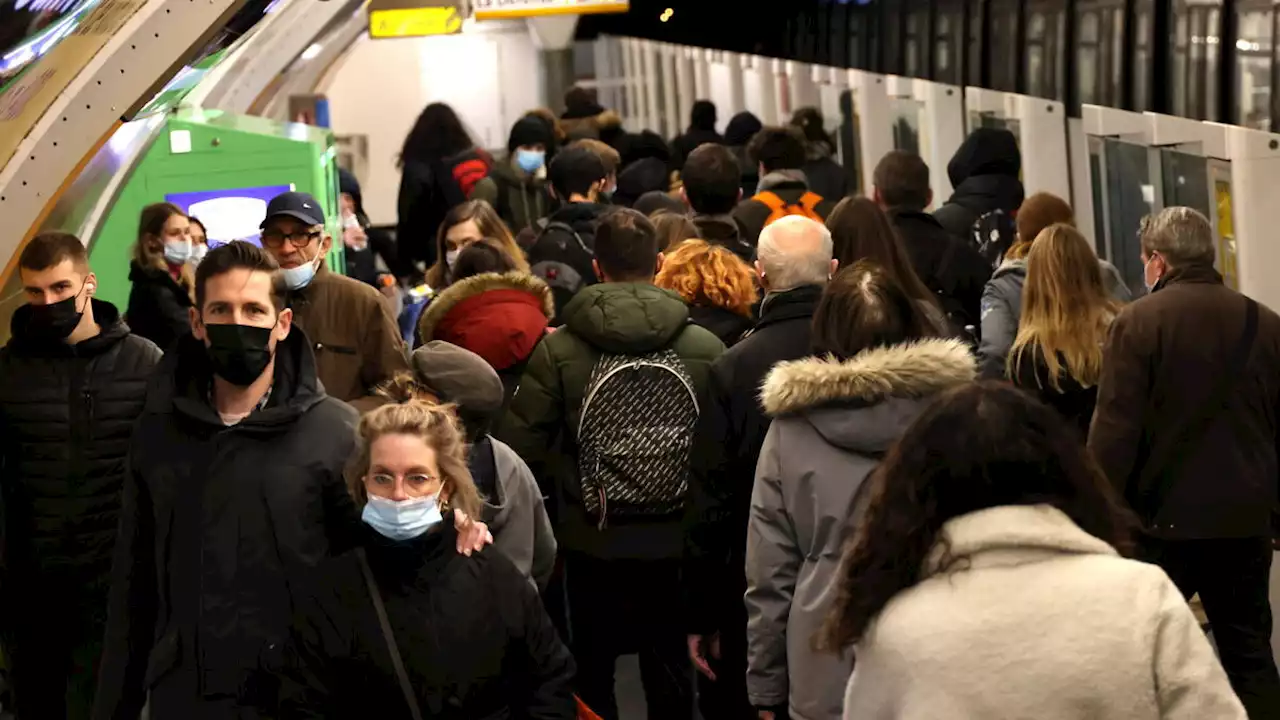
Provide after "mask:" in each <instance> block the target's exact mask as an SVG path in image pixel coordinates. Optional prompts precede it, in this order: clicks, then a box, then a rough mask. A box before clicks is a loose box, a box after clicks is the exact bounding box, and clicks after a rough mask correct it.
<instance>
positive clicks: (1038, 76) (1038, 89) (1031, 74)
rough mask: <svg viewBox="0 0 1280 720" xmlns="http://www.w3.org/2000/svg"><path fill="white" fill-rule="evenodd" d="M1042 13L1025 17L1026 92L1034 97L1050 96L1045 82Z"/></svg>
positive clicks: (1034, 13) (1043, 23)
mask: <svg viewBox="0 0 1280 720" xmlns="http://www.w3.org/2000/svg"><path fill="white" fill-rule="evenodd" d="M1044 26H1045V21H1044V15H1043V14H1041V13H1038V12H1033V13H1031V15H1030V16H1028V18H1027V55H1026V60H1027V72H1026V78H1027V94H1028V95H1031V96H1034V97H1050V91H1049V88H1048V87H1047V83H1046V82H1045V74H1046V73H1045V32H1044Z"/></svg>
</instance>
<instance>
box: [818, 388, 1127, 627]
mask: <svg viewBox="0 0 1280 720" xmlns="http://www.w3.org/2000/svg"><path fill="white" fill-rule="evenodd" d="M867 482H869V483H871V485H870V487H869V488H868V490H869V492H870V502H869V505H868V508H867V511H866V513H865V515H863V520H862V522H861V524H860V525H859V527H858V529H857V531H856V533H855V535H854V537H853V538H852V539H851V541H850V543H849V546H848V549H847V550H846V552H845V556H844V559H843V561H842V562H841V565H840V570H839V574H838V575H837V580H838V582H839V595H838V596H837V598H836V602H835V605H834V607H833V609H832V611H831V613H830V615H829V616H828V618H827V622H826V627H825V628H824V629H823V632H822V636H821V638H820V640H821V642H820V643H819V644H820V645H821V646H822V647H824V648H826V649H828V650H839V649H842V648H845V647H848V646H849V645H852V644H853V643H856V642H858V641H859V640H861V639H862V638H863V637H864V636H865V635H866V632H867V629H868V627H869V626H870V624H871V622H872V621H873V620H874V619H875V617H876V616H877V615H879V614H880V612H881V611H882V610H883V609H884V607H885V605H887V604H888V603H889V601H890V600H892V599H893V598H894V596H896V595H897V594H898V593H900V592H902V591H904V590H906V589H908V588H910V587H912V586H914V585H916V584H917V583H919V582H920V581H922V580H924V579H925V578H926V577H928V576H929V575H930V574H931V573H930V572H929V571H928V570H926V569H925V563H926V561H927V559H928V558H929V557H930V556H931V554H932V553H934V552H935V546H937V545H939V544H941V546H942V551H943V552H942V555H941V558H942V559H941V562H940V564H939V565H940V567H939V571H940V572H952V571H958V570H962V569H964V561H965V558H964V557H953V556H951V554H950V549H949V548H948V546H947V539H946V535H945V534H943V532H942V528H943V526H944V525H945V524H946V523H947V521H949V520H951V519H953V518H957V517H960V516H962V515H967V514H969V513H973V512H977V511H979V510H985V509H987V508H993V507H999V506H1003V505H1040V504H1045V505H1052V506H1053V507H1056V508H1058V509H1059V510H1061V511H1062V512H1064V513H1065V514H1066V515H1067V516H1068V517H1069V518H1071V520H1072V521H1073V522H1074V523H1075V524H1076V525H1078V526H1080V529H1081V530H1084V531H1085V532H1087V533H1089V534H1090V535H1093V536H1094V537H1096V538H1098V539H1100V540H1103V541H1105V542H1108V543H1110V544H1111V545H1112V546H1113V547H1115V548H1116V549H1117V550H1118V551H1120V552H1121V553H1122V554H1127V553H1129V552H1131V551H1132V549H1133V548H1132V538H1133V535H1132V533H1133V529H1134V528H1135V523H1134V521H1133V518H1132V515H1131V514H1130V513H1129V512H1128V511H1127V510H1125V509H1124V508H1123V506H1121V504H1120V502H1119V501H1118V500H1117V498H1116V496H1115V492H1114V490H1113V489H1112V487H1111V485H1110V484H1109V483H1108V482H1107V479H1106V478H1105V477H1104V476H1103V474H1102V471H1101V470H1099V469H1098V466H1097V465H1096V464H1095V463H1094V461H1093V460H1092V459H1091V458H1090V456H1089V454H1088V452H1086V451H1085V449H1084V447H1083V446H1082V445H1081V444H1080V441H1079V439H1078V438H1077V435H1076V434H1075V433H1073V432H1071V431H1070V430H1069V429H1068V427H1067V425H1066V422H1065V421H1064V420H1063V419H1062V418H1061V417H1060V416H1059V414H1058V413H1057V412H1055V411H1054V410H1052V409H1051V408H1049V407H1047V406H1045V405H1042V404H1041V403H1040V402H1038V401H1037V400H1035V399H1034V398H1032V397H1031V396H1030V395H1029V394H1027V393H1025V392H1023V391H1021V390H1018V389H1017V388H1015V387H1013V386H1012V385H1009V384H1007V383H1003V382H996V381H988V382H982V383H976V384H970V385H966V386H962V387H959V388H956V389H953V390H950V391H947V392H945V393H943V394H942V395H941V396H940V397H939V398H938V399H937V400H935V401H934V402H933V404H932V405H930V406H929V407H928V408H927V409H926V410H925V411H924V413H923V414H922V415H921V416H920V417H919V418H917V419H916V421H915V423H913V424H912V425H911V427H910V428H909V429H908V430H907V432H906V434H905V435H904V436H903V437H902V438H901V439H900V440H899V441H898V442H897V444H896V445H894V447H893V448H891V449H890V450H889V454H888V456H887V457H885V459H884V461H883V462H881V463H880V467H879V468H878V469H877V470H876V471H875V473H874V474H873V475H872V476H871V477H870V478H868V480H867Z"/></svg>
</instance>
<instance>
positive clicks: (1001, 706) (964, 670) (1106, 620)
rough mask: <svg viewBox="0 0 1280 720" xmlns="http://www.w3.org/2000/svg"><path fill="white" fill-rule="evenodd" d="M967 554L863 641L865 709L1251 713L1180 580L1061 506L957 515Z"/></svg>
mask: <svg viewBox="0 0 1280 720" xmlns="http://www.w3.org/2000/svg"><path fill="white" fill-rule="evenodd" d="M943 533H944V534H945V537H946V538H947V540H948V541H949V543H950V555H951V557H961V556H964V557H966V558H967V559H966V560H965V561H964V562H963V563H962V564H960V565H957V566H955V569H954V571H952V572H950V573H938V567H939V558H940V557H941V552H940V551H939V550H938V549H937V548H935V551H934V554H933V555H932V556H931V557H930V559H929V560H928V561H927V562H926V564H925V573H926V574H927V575H932V577H929V578H928V579H926V580H924V581H923V582H921V583H920V584H918V585H916V586H915V587H912V588H910V589H908V590H906V591H903V592H901V593H899V594H898V595H897V596H896V597H895V598H894V599H893V600H892V601H890V603H889V604H888V606H886V607H885V609H884V610H883V611H882V612H881V614H880V616H879V617H878V618H877V619H876V620H875V622H874V623H873V624H872V626H871V628H870V631H869V632H868V634H867V636H866V637H865V638H863V640H862V642H861V643H859V644H858V646H857V648H856V655H857V659H858V660H857V665H856V667H855V668H854V671H853V676H852V677H851V678H850V680H849V686H848V689H847V692H846V695H845V704H844V717H845V718H850V719H852V720H888V719H890V718H893V719H894V720H926V719H927V720H935V719H936V718H947V720H970V719H972V720H1004V719H1008V720H1023V719H1024V718H1025V719H1030V718H1035V719H1036V720H1247V716H1246V715H1245V711H1244V707H1243V706H1242V705H1241V704H1240V701H1239V700H1237V699H1236V696H1235V694H1234V693H1232V691H1231V687H1230V685H1229V684H1228V683H1227V677H1226V674H1225V673H1224V672H1223V670H1222V666H1221V665H1220V664H1219V663H1218V659H1217V658H1216V657H1215V656H1214V654H1213V649H1212V648H1211V647H1210V646H1209V642H1208V640H1206V639H1205V636H1204V633H1203V632H1202V631H1201V630H1200V627H1199V625H1197V623H1196V620H1195V618H1194V617H1193V616H1192V614H1191V610H1190V609H1189V608H1188V607H1187V603H1186V602H1185V601H1184V600H1183V598H1182V595H1181V594H1179V592H1178V589H1177V588H1176V587H1175V586H1174V584H1173V582H1172V581H1170V580H1169V578H1168V577H1167V576H1165V574H1164V572H1163V571H1162V570H1161V569H1160V568H1158V567H1156V566H1154V565H1147V564H1144V563H1140V562H1137V561H1134V560H1125V559H1123V558H1120V557H1119V556H1118V555H1117V554H1116V552H1115V550H1113V549H1112V548H1111V546H1110V545H1107V544H1106V543H1104V542H1102V541H1101V540H1099V539H1097V538H1095V537H1093V536H1091V535H1089V534H1087V533H1085V532H1084V531H1083V530H1081V529H1080V528H1079V527H1077V526H1076V524H1075V523H1073V522H1072V521H1071V520H1070V519H1069V518H1068V517H1067V516H1066V515H1065V514H1063V513H1062V512H1061V511H1059V510H1057V509H1056V508H1052V507H1049V506H1047V505H1037V506H1006V507H996V508H989V509H986V510H982V511H979V512H975V513H971V514H969V515H965V516H963V517H959V518H955V519H953V520H951V521H950V522H948V523H947V524H946V525H945V526H944V527H943Z"/></svg>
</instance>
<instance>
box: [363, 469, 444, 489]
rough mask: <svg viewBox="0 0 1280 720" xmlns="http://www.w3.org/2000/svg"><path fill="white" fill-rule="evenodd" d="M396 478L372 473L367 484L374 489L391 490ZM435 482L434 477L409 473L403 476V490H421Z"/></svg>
mask: <svg viewBox="0 0 1280 720" xmlns="http://www.w3.org/2000/svg"><path fill="white" fill-rule="evenodd" d="M396 480H397V478H396V476H395V475H392V474H391V473H374V474H372V475H370V476H369V483H370V484H371V485H373V486H374V487H376V488H379V489H385V490H387V491H390V490H392V489H393V488H395V486H396ZM436 480H437V478H436V476H435V475H429V474H427V473H409V474H408V475H405V476H404V484H405V488H406V489H408V490H411V491H412V490H422V489H424V488H426V487H428V486H430V485H431V483H433V482H435V481H436Z"/></svg>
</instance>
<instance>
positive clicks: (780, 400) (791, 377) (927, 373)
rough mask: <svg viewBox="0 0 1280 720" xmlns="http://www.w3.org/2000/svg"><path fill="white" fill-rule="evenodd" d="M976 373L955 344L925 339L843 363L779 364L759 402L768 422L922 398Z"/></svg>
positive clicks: (961, 346)
mask: <svg viewBox="0 0 1280 720" xmlns="http://www.w3.org/2000/svg"><path fill="white" fill-rule="evenodd" d="M976 375H977V367H976V364H975V361H974V359H973V355H972V354H970V352H969V349H968V347H966V346H965V344H964V343H963V342H962V341H960V340H955V339H947V340H942V339H928V340H917V341H914V342H909V343H903V344H901V345H892V346H889V347H878V348H872V349H870V350H864V351H862V352H860V353H858V354H857V355H855V356H854V357H852V358H849V359H848V360H843V361H841V360H835V359H834V358H805V359H803V360H793V361H791V362H784V363H780V364H779V365H777V366H776V367H774V369H773V370H772V371H771V372H770V373H769V375H768V377H766V378H765V381H764V386H763V388H762V389H761V393H760V399H761V402H762V403H763V405H764V409H765V412H767V413H768V414H769V415H772V416H775V417H776V416H778V415H788V414H791V413H797V412H802V411H805V410H808V409H811V408H815V407H819V406H822V405H827V404H831V403H842V402H854V403H875V402H878V401H880V400H883V399H885V398H888V397H927V396H929V395H933V394H936V393H938V392H941V391H943V390H947V389H949V388H952V387H955V386H957V385H963V384H964V383H967V382H970V381H971V380H973V379H974V377H975V376H976Z"/></svg>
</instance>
